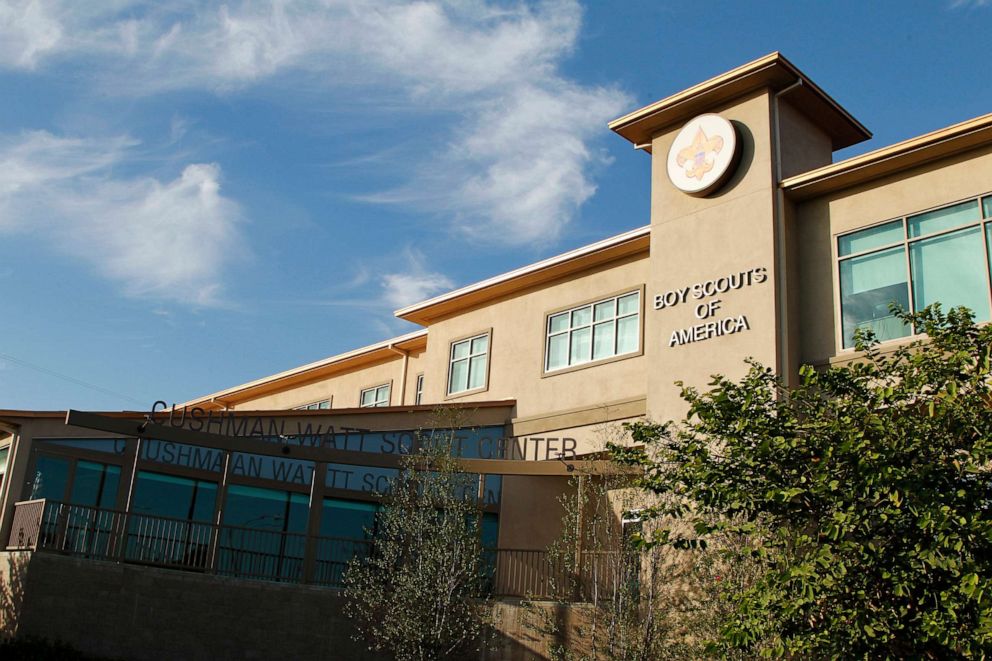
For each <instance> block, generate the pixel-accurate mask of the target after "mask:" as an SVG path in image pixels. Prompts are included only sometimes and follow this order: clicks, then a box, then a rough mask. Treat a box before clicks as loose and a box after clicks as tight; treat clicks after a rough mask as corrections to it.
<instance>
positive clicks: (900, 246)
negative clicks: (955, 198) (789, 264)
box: [837, 196, 992, 348]
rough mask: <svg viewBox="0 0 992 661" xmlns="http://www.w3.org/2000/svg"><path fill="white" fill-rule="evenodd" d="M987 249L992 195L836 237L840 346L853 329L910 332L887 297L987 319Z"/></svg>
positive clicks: (909, 306) (885, 336)
mask: <svg viewBox="0 0 992 661" xmlns="http://www.w3.org/2000/svg"><path fill="white" fill-rule="evenodd" d="M990 249H992V196H988V197H985V198H984V199H978V198H976V199H973V200H967V201H965V202H958V203H956V204H951V205H949V206H945V207H941V208H940V209H935V210H933V211H927V212H925V213H918V214H914V215H912V216H906V217H904V218H900V219H898V220H891V221H888V222H885V223H882V224H880V225H875V226H873V227H869V228H867V229H863V230H860V231H857V232H853V233H851V234H845V235H843V236H841V237H838V239H837V255H838V258H839V264H838V266H839V269H838V270H839V276H840V309H841V325H842V333H843V345H844V347H845V348H847V347H852V346H854V331H855V330H856V329H858V328H868V329H871V330H872V331H874V332H875V335H876V336H877V337H878V339H879V340H893V339H896V338H900V337H906V336H908V335H910V334H912V333H913V329H912V328H910V327H908V326H906V325H905V324H903V323H902V321H900V320H899V319H897V318H896V317H895V316H893V315H892V313H891V312H890V311H889V306H890V304H891V303H898V304H899V305H900V306H902V307H903V309H906V310H913V311H915V310H922V309H923V308H924V307H926V306H928V305H930V304H931V303H936V302H940V304H941V305H942V306H943V308H944V309H947V308H950V307H956V306H959V305H964V306H966V307H968V308H971V310H972V312H974V313H975V318H976V320H977V321H988V320H989V312H990V286H989V277H990V271H989V250H990Z"/></svg>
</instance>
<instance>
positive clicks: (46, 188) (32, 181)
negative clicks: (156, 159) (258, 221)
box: [0, 131, 246, 305]
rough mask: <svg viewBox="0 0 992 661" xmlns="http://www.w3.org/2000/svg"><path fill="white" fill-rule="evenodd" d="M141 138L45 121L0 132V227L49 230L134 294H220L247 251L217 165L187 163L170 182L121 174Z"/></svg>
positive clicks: (187, 299)
mask: <svg viewBox="0 0 992 661" xmlns="http://www.w3.org/2000/svg"><path fill="white" fill-rule="evenodd" d="M135 146H136V143H135V142H134V141H133V140H130V139H128V138H126V137H116V138H111V139H106V140H97V139H76V138H64V137H58V136H55V135H52V134H50V133H47V132H43V131H36V132H30V133H25V134H22V135H20V136H16V137H11V136H3V137H0V228H6V229H7V230H9V231H18V230H21V231H29V232H32V233H34V234H36V235H39V236H46V237H51V239H52V240H53V241H54V242H55V243H56V245H57V246H58V247H59V248H60V249H61V250H63V251H65V252H67V253H69V254H72V255H74V256H76V257H78V258H79V259H81V260H84V261H85V262H88V263H89V264H90V265H91V266H92V267H93V268H94V269H95V270H96V271H97V272H98V273H100V274H101V275H103V276H104V277H107V278H109V279H111V280H113V281H115V282H117V283H118V284H119V285H120V286H121V287H122V289H123V290H124V292H125V293H126V294H128V295H131V296H135V297H141V298H149V299H153V300H162V301H176V302H180V303H185V304H192V305H217V304H219V303H220V296H219V295H220V291H221V285H222V282H221V280H222V278H221V276H222V273H223V271H224V269H225V267H226V266H227V265H228V264H229V263H230V262H231V261H232V259H235V258H237V257H239V256H243V255H245V254H246V252H245V249H244V246H243V245H242V242H241V239H240V235H239V234H238V232H237V223H238V221H239V218H240V212H239V209H238V207H237V205H236V204H235V203H234V202H233V201H231V200H230V199H228V198H226V197H224V196H223V195H222V194H221V192H220V175H221V172H220V168H219V167H218V166H217V165H216V164H202V163H201V164H191V165H187V166H186V167H185V169H184V170H183V171H182V173H181V174H180V175H179V176H178V177H177V178H175V179H174V180H172V181H166V182H164V183H163V182H161V181H159V180H157V179H155V178H152V177H133V178H126V179H125V178H115V177H114V175H113V173H114V167H115V166H120V165H121V164H123V163H125V162H126V160H127V158H128V156H129V152H130V150H132V149H133V148H134V147H135Z"/></svg>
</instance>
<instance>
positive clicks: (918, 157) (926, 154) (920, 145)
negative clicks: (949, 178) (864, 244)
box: [780, 113, 992, 200]
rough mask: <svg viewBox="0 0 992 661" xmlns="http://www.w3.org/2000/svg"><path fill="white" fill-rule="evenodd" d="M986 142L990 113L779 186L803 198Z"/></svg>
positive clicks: (990, 136) (991, 139) (991, 127)
mask: <svg viewBox="0 0 992 661" xmlns="http://www.w3.org/2000/svg"><path fill="white" fill-rule="evenodd" d="M989 144H992V113H989V114H987V115H982V116H980V117H976V118H974V119H969V120H967V121H964V122H960V123H958V124H953V125H952V126H948V127H946V128H942V129H938V130H936V131H931V132H930V133H926V134H924V135H921V136H917V137H915V138H910V139H909V140H903V141H902V142H897V143H896V144H894V145H889V146H888V147H882V148H881V149H876V150H874V151H870V152H868V153H866V154H861V155H860V156H854V157H852V158H848V159H846V160H843V161H840V162H837V163H831V164H830V165H824V166H823V167H821V168H817V169H815V170H810V171H809V172H804V173H802V174H798V175H795V176H793V177H789V178H787V179H784V180H782V183H781V184H780V186H781V188H782V189H783V190H784V191H785V192H786V193H787V194H788V196H789V198H790V199H794V200H804V199H808V198H811V197H814V196H817V195H825V194H829V193H832V192H834V191H838V190H843V189H845V188H850V187H851V186H856V185H859V184H863V183H866V182H869V181H872V180H875V179H879V178H881V177H885V176H888V175H892V174H897V173H899V172H903V171H905V170H908V169H910V168H913V167H917V166H920V165H924V164H926V163H929V162H931V161H935V160H938V159H941V158H947V157H950V156H954V155H955V154H960V153H963V152H966V151H969V150H972V149H976V148H978V147H982V146H983V145H989Z"/></svg>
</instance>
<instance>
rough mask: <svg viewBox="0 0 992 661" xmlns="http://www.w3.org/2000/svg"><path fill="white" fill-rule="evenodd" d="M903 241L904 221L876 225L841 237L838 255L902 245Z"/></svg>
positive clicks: (838, 242)
mask: <svg viewBox="0 0 992 661" xmlns="http://www.w3.org/2000/svg"><path fill="white" fill-rule="evenodd" d="M903 239H905V236H904V235H903V231H902V221H901V220H894V221H892V222H891V223H885V224H884V225H876V226H875V227H869V228H868V229H864V230H860V231H858V232H853V233H852V234H847V235H845V236H842V237H840V238H839V239H838V240H837V254H838V255H840V256H841V257H845V256H847V255H853V254H855V253H859V252H865V251H866V250H874V249H875V248H881V247H882V246H890V245H892V244H893V243H901V242H902V241H903Z"/></svg>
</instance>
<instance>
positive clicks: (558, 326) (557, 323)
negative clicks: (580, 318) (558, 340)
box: [548, 312, 568, 333]
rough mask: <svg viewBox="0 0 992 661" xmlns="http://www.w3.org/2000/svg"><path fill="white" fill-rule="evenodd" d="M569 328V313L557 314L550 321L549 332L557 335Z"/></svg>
mask: <svg viewBox="0 0 992 661" xmlns="http://www.w3.org/2000/svg"><path fill="white" fill-rule="evenodd" d="M566 328H568V313H567V312H566V313H565V314H556V315H555V316H553V317H551V319H549V320H548V331H549V332H551V333H557V332H559V331H563V330H565V329H566Z"/></svg>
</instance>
